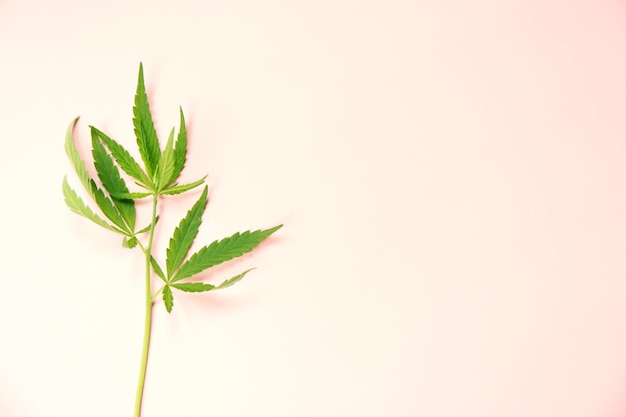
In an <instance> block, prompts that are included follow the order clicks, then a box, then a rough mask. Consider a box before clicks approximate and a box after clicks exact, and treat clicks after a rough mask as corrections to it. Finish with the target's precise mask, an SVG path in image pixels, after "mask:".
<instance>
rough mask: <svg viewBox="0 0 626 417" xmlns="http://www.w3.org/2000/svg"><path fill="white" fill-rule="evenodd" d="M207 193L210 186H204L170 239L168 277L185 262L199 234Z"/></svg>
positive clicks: (167, 263)
mask: <svg viewBox="0 0 626 417" xmlns="http://www.w3.org/2000/svg"><path fill="white" fill-rule="evenodd" d="M207 193H208V188H207V187H204V191H203V192H202V195H201V196H200V198H199V199H198V201H197V202H196V204H194V205H193V207H192V208H191V209H190V210H189V211H188V212H187V215H186V216H185V217H184V218H183V219H182V220H181V221H180V224H179V225H178V227H177V228H176V229H175V230H174V235H173V236H172V238H171V239H170V244H169V247H168V248H167V259H166V266H167V276H168V277H171V276H172V274H173V273H174V271H175V270H176V269H177V268H178V267H179V266H180V264H181V263H182V262H183V259H185V255H187V252H188V251H189V248H190V247H191V244H192V243H193V240H194V239H195V237H196V236H197V234H198V229H199V228H200V223H202V215H203V214H204V209H205V207H206V202H207Z"/></svg>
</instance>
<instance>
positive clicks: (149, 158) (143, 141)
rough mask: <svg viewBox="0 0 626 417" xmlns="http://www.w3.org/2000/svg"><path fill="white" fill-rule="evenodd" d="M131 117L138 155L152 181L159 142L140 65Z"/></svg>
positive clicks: (159, 154) (157, 159) (158, 155)
mask: <svg viewBox="0 0 626 417" xmlns="http://www.w3.org/2000/svg"><path fill="white" fill-rule="evenodd" d="M133 115H134V116H135V117H134V118H133V125H134V126H135V136H136V137H137V146H139V153H140V154H141V159H143V162H144V164H145V166H146V172H147V173H148V175H149V176H150V177H151V178H152V179H154V171H155V170H156V168H157V166H158V164H159V159H160V157H161V150H160V149H159V140H158V138H157V134H156V130H155V129H154V123H153V122H152V115H151V114H150V106H149V104H148V96H147V95H146V86H145V83H144V80H143V65H142V64H140V65H139V80H138V82H137V92H136V94H135V106H134V107H133Z"/></svg>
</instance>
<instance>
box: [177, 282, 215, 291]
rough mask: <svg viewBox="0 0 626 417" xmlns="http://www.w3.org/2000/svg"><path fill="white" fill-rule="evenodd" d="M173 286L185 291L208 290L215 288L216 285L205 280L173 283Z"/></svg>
mask: <svg viewBox="0 0 626 417" xmlns="http://www.w3.org/2000/svg"><path fill="white" fill-rule="evenodd" d="M171 286H172V287H174V288H176V289H178V290H181V291H185V292H206V291H211V290H212V289H214V288H215V285H211V284H206V283H204V282H183V283H181V284H171Z"/></svg>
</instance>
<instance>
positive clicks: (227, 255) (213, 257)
mask: <svg viewBox="0 0 626 417" xmlns="http://www.w3.org/2000/svg"><path fill="white" fill-rule="evenodd" d="M281 227H282V224H281V225H279V226H276V227H273V228H271V229H266V230H256V231H254V232H250V231H246V232H243V233H239V232H237V233H235V234H234V235H232V236H231V237H227V238H225V239H222V240H216V241H215V242H213V243H211V244H210V245H209V246H205V247H203V248H202V249H200V250H199V251H198V252H196V253H195V254H193V255H192V256H191V258H189V260H187V261H186V262H185V263H184V264H182V265H181V267H180V269H179V270H178V272H176V274H175V275H174V277H172V278H171V280H170V281H171V282H176V281H180V280H181V279H185V278H189V277H191V276H193V275H196V274H197V273H200V272H202V271H204V270H205V269H208V268H210V267H212V266H214V265H217V264H220V263H222V262H225V261H228V260H231V259H233V258H236V257H238V256H241V255H243V254H244V253H247V252H250V251H251V250H252V249H254V247H256V246H257V245H258V244H259V243H261V242H262V241H263V240H265V239H266V238H267V237H269V236H270V235H271V234H272V233H274V232H275V231H277V230H278V229H280V228H281Z"/></svg>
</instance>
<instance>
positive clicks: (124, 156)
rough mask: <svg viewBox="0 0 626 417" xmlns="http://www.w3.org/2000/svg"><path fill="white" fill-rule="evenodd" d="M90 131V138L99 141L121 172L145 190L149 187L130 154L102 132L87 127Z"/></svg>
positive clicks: (141, 170)
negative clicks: (94, 137)
mask: <svg viewBox="0 0 626 417" xmlns="http://www.w3.org/2000/svg"><path fill="white" fill-rule="evenodd" d="M89 127H90V129H91V135H92V137H93V136H94V135H95V136H96V137H97V138H98V139H100V140H101V141H102V142H103V143H104V144H105V145H106V147H107V148H108V149H109V151H110V152H111V155H113V158H115V162H117V163H118V164H119V166H120V168H122V170H123V171H124V172H125V173H126V174H128V175H129V176H131V177H132V178H134V179H136V180H137V181H139V184H140V185H141V186H143V187H145V188H149V187H151V185H152V184H151V183H152V182H151V180H150V179H149V178H148V175H147V174H146V173H145V172H144V170H143V169H142V168H141V166H139V164H138V163H137V161H135V158H133V157H132V156H131V155H130V153H129V152H128V151H127V150H126V149H124V147H123V146H122V145H120V144H119V143H117V142H116V141H115V140H113V139H111V138H110V137H108V136H107V135H106V134H104V133H103V132H102V131H100V130H98V129H96V128H95V127H93V126H89ZM146 195H151V193H146Z"/></svg>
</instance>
